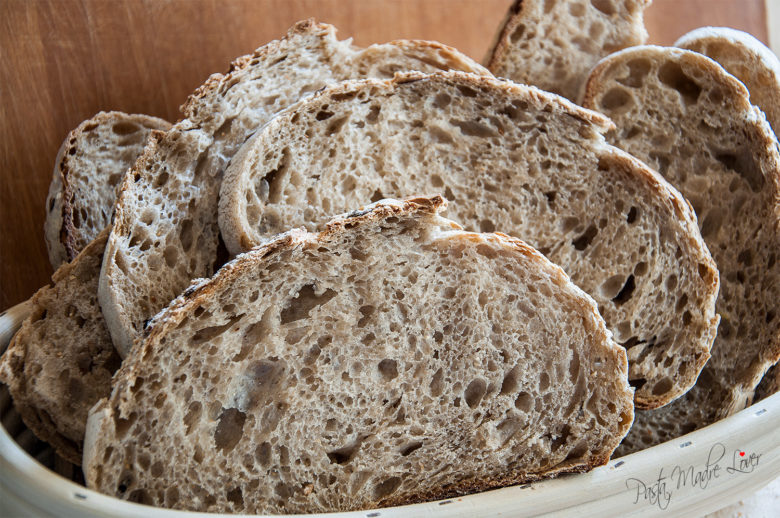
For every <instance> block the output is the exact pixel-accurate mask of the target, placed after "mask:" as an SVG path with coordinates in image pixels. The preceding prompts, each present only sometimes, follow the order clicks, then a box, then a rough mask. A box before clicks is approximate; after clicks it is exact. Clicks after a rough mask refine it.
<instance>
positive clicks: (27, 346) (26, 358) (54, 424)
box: [0, 228, 121, 464]
mask: <svg viewBox="0 0 780 518" xmlns="http://www.w3.org/2000/svg"><path fill="white" fill-rule="evenodd" d="M107 238H108V229H107V228H106V229H104V230H103V232H102V233H100V234H99V235H98V237H97V238H96V239H95V240H94V241H92V243H90V244H89V245H87V247H86V248H84V250H83V251H82V252H81V253H80V254H79V255H78V256H77V257H76V260H75V261H73V262H72V263H66V264H63V265H62V266H61V267H60V268H59V269H57V271H56V272H54V275H53V276H52V282H53V284H52V285H51V286H46V287H44V288H41V289H40V290H39V291H38V293H36V294H35V295H34V296H33V298H32V314H31V315H30V316H29V317H28V318H27V319H26V320H25V321H24V323H23V324H22V327H21V328H20V329H19V331H18V332H17V333H16V335H14V338H13V340H12V341H11V344H10V345H9V347H8V350H7V351H6V352H5V354H3V356H2V358H0V381H2V382H3V383H5V384H7V385H8V388H9V390H10V393H11V396H12V397H13V401H14V406H15V407H16V409H17V411H18V412H19V414H20V415H21V417H22V420H23V421H24V423H25V424H26V425H27V427H28V428H29V429H30V430H32V432H33V433H34V434H35V435H36V436H38V437H39V438H40V439H42V440H44V441H46V442H48V443H49V444H51V445H52V446H53V447H54V448H55V450H56V451H57V453H59V455H61V456H62V457H63V458H65V459H66V460H68V461H69V462H72V463H73V464H81V458H82V447H83V441H84V429H85V427H86V423H87V412H88V411H89V409H90V407H92V405H94V404H95V403H96V402H97V401H98V400H99V399H100V398H104V397H106V396H108V395H109V394H110V392H111V376H112V375H113V374H114V372H115V371H116V370H117V369H118V368H119V364H120V361H121V360H120V358H119V355H118V354H117V352H116V351H115V350H114V346H113V345H112V344H111V338H110V337H109V335H108V330H107V329H106V326H105V323H104V321H103V316H102V315H101V313H100V306H99V305H98V301H97V284H98V273H99V272H100V265H101V262H102V258H103V249H104V247H105V244H106V239H107Z"/></svg>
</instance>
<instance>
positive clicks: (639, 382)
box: [628, 378, 647, 390]
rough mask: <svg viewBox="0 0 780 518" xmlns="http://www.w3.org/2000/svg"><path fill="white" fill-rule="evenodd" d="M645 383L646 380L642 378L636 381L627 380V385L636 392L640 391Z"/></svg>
mask: <svg viewBox="0 0 780 518" xmlns="http://www.w3.org/2000/svg"><path fill="white" fill-rule="evenodd" d="M645 383H647V380H646V379H644V378H636V379H629V380H628V384H629V385H631V386H632V387H634V388H635V389H636V390H639V389H641V388H642V387H643V386H644V385H645Z"/></svg>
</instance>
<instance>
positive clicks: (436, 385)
mask: <svg viewBox="0 0 780 518" xmlns="http://www.w3.org/2000/svg"><path fill="white" fill-rule="evenodd" d="M443 378H444V373H443V372H442V369H441V368H439V370H437V371H436V372H435V373H434V374H433V378H431V385H430V389H431V395H432V396H433V397H439V396H441V394H442V390H443V388H444V387H443V383H442V379H443Z"/></svg>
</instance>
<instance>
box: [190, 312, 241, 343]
mask: <svg viewBox="0 0 780 518" xmlns="http://www.w3.org/2000/svg"><path fill="white" fill-rule="evenodd" d="M243 316H244V315H237V316H234V317H232V318H231V319H230V320H228V321H227V322H226V323H225V324H222V325H221V326H209V327H204V328H203V329H198V331H196V332H195V334H193V335H192V339H191V340H192V343H193V345H198V344H202V343H205V342H208V341H211V340H213V339H214V338H216V337H218V336H220V335H222V334H223V333H224V332H226V331H227V330H228V329H230V328H231V327H232V326H233V324H235V323H236V322H238V321H239V320H241V318H243Z"/></svg>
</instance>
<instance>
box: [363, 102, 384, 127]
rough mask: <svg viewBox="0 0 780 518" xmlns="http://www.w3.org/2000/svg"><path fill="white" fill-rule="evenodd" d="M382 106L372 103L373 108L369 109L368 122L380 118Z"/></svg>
mask: <svg viewBox="0 0 780 518" xmlns="http://www.w3.org/2000/svg"><path fill="white" fill-rule="evenodd" d="M380 109H381V108H380V107H379V106H378V105H376V104H374V105H372V106H371V108H370V109H369V111H368V114H367V115H366V120H367V121H368V122H371V123H374V122H376V121H377V119H379V111H380Z"/></svg>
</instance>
